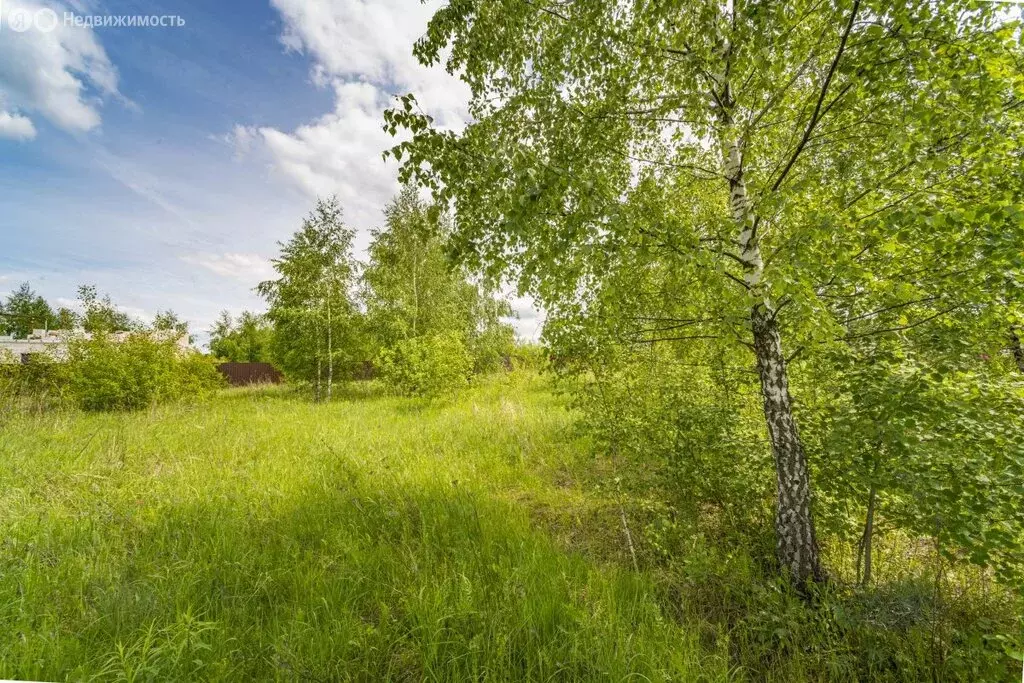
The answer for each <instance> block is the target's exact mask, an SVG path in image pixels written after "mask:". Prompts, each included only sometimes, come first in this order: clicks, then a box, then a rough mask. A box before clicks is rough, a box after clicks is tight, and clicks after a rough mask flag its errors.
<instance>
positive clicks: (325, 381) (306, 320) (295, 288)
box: [210, 187, 514, 400]
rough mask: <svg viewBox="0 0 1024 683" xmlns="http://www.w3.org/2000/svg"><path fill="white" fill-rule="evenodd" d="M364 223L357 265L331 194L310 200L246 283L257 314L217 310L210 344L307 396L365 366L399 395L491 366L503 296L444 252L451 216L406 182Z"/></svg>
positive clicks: (508, 331) (505, 314)
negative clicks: (366, 229) (303, 389)
mask: <svg viewBox="0 0 1024 683" xmlns="http://www.w3.org/2000/svg"><path fill="white" fill-rule="evenodd" d="M384 217H385V221H384V225H383V226H382V227H381V228H379V229H376V230H373V231H372V232H371V243H370V246H369V250H368V254H367V262H366V263H361V262H359V261H358V260H357V259H356V258H355V256H354V253H353V241H354V237H355V232H354V230H353V229H352V228H350V227H348V226H347V225H346V224H345V222H344V219H343V214H342V208H341V206H340V204H339V203H338V201H337V199H336V198H333V197H332V198H327V199H319V200H318V201H317V203H316V206H315V207H314V209H313V210H312V211H311V212H310V214H309V215H308V216H307V217H306V219H305V220H304V221H303V223H302V226H301V227H300V228H299V230H297V231H296V232H295V234H294V235H292V237H291V238H290V239H289V240H287V241H285V242H282V243H279V246H280V249H281V252H280V255H279V256H278V257H277V258H275V259H273V261H272V263H273V267H274V270H275V273H276V277H275V278H274V279H270V280H267V281H265V282H261V283H260V284H259V285H258V286H257V288H256V289H257V291H258V292H259V294H260V295H261V296H263V297H264V298H265V299H266V301H267V304H268V310H267V312H266V313H265V314H262V315H258V314H255V313H251V312H244V313H242V314H241V316H240V317H239V318H238V319H237V320H235V319H232V317H231V316H230V315H229V314H228V313H227V312H224V313H222V314H221V316H220V317H219V318H218V320H217V322H216V323H215V325H214V327H213V329H212V330H211V339H210V350H211V352H212V353H213V354H215V355H217V356H218V357H221V358H225V359H228V360H233V361H244V362H260V361H262V362H273V363H275V364H276V365H278V366H279V367H280V368H281V369H282V370H284V372H285V373H286V374H287V375H288V376H289V377H290V378H291V379H293V380H297V381H300V382H303V383H306V384H308V385H309V386H310V388H311V390H312V392H313V395H314V397H315V398H316V399H317V400H320V399H321V398H323V399H327V400H330V398H331V397H332V394H333V391H334V385H335V383H336V382H337V381H338V380H339V379H347V378H350V377H352V376H354V375H357V374H359V373H361V372H363V371H364V369H365V364H366V363H367V362H369V363H372V364H373V365H374V367H375V369H376V370H377V371H378V372H379V373H380V374H381V375H382V377H383V378H384V379H385V380H386V381H387V382H388V383H389V384H391V385H392V386H393V387H394V388H396V389H398V390H400V391H401V392H403V393H407V394H422V395H431V394H438V393H444V392H446V391H449V390H452V389H454V388H457V387H458V386H460V385H462V384H465V382H466V380H467V378H468V377H469V376H470V375H471V374H473V373H485V372H490V371H493V370H495V369H497V368H499V367H500V366H501V364H502V363H503V362H505V360H506V359H507V357H508V355H509V354H510V353H511V351H512V347H513V342H514V330H513V328H512V326H511V325H510V324H509V323H508V322H506V321H507V319H508V318H509V317H510V316H512V309H511V306H510V305H509V303H508V301H507V300H505V299H503V298H502V297H500V296H498V295H497V294H496V292H495V290H494V288H493V287H492V286H488V284H487V283H486V282H485V281H484V280H483V279H482V278H479V277H473V276H472V274H471V273H470V272H469V271H468V270H467V269H466V268H464V267H461V266H458V265H454V264H453V263H452V261H451V259H450V255H449V251H450V247H451V236H452V234H453V232H454V225H453V223H452V221H451V220H450V218H449V217H447V216H446V215H445V214H444V213H443V212H441V211H439V210H437V208H436V207H435V206H433V205H431V204H430V203H428V202H425V201H424V200H422V199H421V198H420V197H419V196H418V194H417V192H416V190H415V189H413V188H411V187H407V188H406V189H404V190H403V191H402V192H401V193H400V194H399V195H398V196H397V197H395V198H394V199H393V200H392V201H391V202H390V203H389V204H388V206H387V207H386V208H385V211H384Z"/></svg>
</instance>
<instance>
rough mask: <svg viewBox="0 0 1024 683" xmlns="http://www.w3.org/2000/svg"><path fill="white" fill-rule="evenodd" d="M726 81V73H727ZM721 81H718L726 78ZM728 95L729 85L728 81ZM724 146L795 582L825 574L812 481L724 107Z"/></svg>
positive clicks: (781, 550) (781, 547)
mask: <svg viewBox="0 0 1024 683" xmlns="http://www.w3.org/2000/svg"><path fill="white" fill-rule="evenodd" d="M723 81H724V79H723ZM723 81H720V82H723ZM723 85H724V92H725V93H726V95H725V99H726V101H728V97H729V96H728V85H727V83H724V82H723ZM722 123H723V137H722V147H723V155H724V157H725V176H726V178H727V179H728V182H729V199H730V211H731V214H732V219H733V221H734V223H735V225H736V228H737V230H738V231H739V234H738V237H737V242H736V246H737V248H738V250H739V258H740V261H741V262H742V263H743V270H744V273H743V281H744V282H745V284H746V286H747V288H748V291H749V293H750V297H751V309H750V322H751V330H752V332H753V336H754V354H755V356H756V358H757V371H758V376H759V378H760V380H761V396H762V398H763V407H764V417H765V422H766V423H767V426H768V435H769V438H770V440H771V445H772V454H773V456H774V459H775V474H776V489H777V496H776V503H775V535H776V554H777V556H778V560H779V563H780V564H781V565H782V567H783V568H784V569H785V570H786V571H787V572H788V573H789V575H790V577H791V578H792V579H793V580H794V581H795V582H796V583H797V584H805V583H807V582H809V581H820V580H822V579H823V578H824V574H823V572H822V570H821V564H820V561H819V558H818V542H817V538H816V536H815V532H814V522H813V519H812V517H811V484H810V476H809V474H808V471H807V459H806V457H805V455H804V449H803V444H802V442H801V441H800V435H799V433H798V431H797V426H796V422H795V420H794V419H793V405H792V399H791V397H790V394H789V376H788V371H787V368H786V358H785V355H784V354H783V350H782V339H781V337H780V335H779V326H778V321H777V320H776V315H775V314H776V311H775V309H774V307H773V305H772V302H771V299H770V297H769V294H768V292H767V289H766V287H765V286H764V284H763V282H762V278H763V275H764V263H763V260H762V258H761V249H760V245H759V235H758V234H757V229H758V221H757V217H756V215H755V213H754V209H753V205H752V202H751V199H750V196H749V194H748V193H747V186H746V182H745V180H744V178H743V150H742V148H741V143H740V140H739V139H738V137H737V133H736V132H735V130H734V128H733V126H732V125H731V123H732V122H731V121H730V120H729V114H728V112H722Z"/></svg>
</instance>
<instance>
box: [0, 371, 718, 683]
mask: <svg viewBox="0 0 1024 683" xmlns="http://www.w3.org/2000/svg"><path fill="white" fill-rule="evenodd" d="M571 419H572V418H571V415H570V414H569V413H568V412H567V411H566V410H565V409H564V408H563V407H562V405H561V404H560V403H559V401H558V400H557V399H556V398H554V397H553V396H552V395H551V394H550V393H548V392H547V391H546V390H545V389H544V388H543V386H542V385H540V384H538V383H537V381H536V380H533V379H528V378H527V379H525V380H524V379H521V378H518V379H517V378H516V377H515V376H513V377H512V378H508V379H506V380H505V381H503V382H498V383H493V384H490V385H488V386H484V387H479V388H476V389H474V390H472V391H470V392H467V393H466V394H465V395H464V396H463V397H461V398H460V399H459V400H457V401H456V402H452V403H442V404H431V403H422V402H416V401H411V400H408V399H397V398H386V397H377V396H373V395H363V396H359V395H350V396H348V397H346V399H345V400H341V401H336V402H334V403H332V404H326V405H315V404H310V403H308V402H305V401H303V400H301V399H299V398H296V397H294V396H292V395H291V394H289V393H288V392H287V391H281V390H261V391H229V392H224V393H223V394H222V395H221V396H219V397H218V398H217V399H215V400H213V401H211V402H209V403H205V404H201V405H198V406H192V407H185V406H165V407H160V408H155V409H153V410H151V411H149V412H144V413H136V414H132V415H106V414H98V415H84V414H80V413H75V412H65V413H49V414H44V415H41V416H40V415H35V416H27V415H21V416H14V417H8V418H7V422H6V424H4V425H3V426H0V510H3V513H2V516H0V526H2V531H3V534H2V539H3V540H2V541H0V543H2V546H0V624H3V628H0V677H3V678H29V679H37V680H64V679H72V680H81V679H86V680H89V679H98V680H124V681H143V680H275V679H276V680H309V681H327V680H351V679H357V680H383V679H391V680H467V679H476V680H584V679H586V680H626V679H632V680H668V679H671V680H688V681H689V680H724V679H727V678H728V677H729V676H728V674H729V669H730V664H729V662H728V653H727V651H726V646H725V645H724V644H723V645H721V646H709V645H708V644H707V643H706V642H703V643H702V642H701V636H700V633H699V630H698V629H697V628H695V627H694V628H691V627H688V626H686V625H685V624H682V623H680V622H678V621H675V620H673V619H671V618H668V617H666V616H665V613H664V611H663V610H662V609H661V607H660V606H659V602H658V598H657V596H658V593H659V589H658V588H657V586H656V585H655V584H654V582H653V580H652V578H651V577H650V576H649V575H648V574H646V573H637V572H635V571H633V570H632V568H631V567H630V566H628V565H626V564H623V563H620V562H612V561H600V560H599V559H595V557H594V556H589V555H586V554H584V553H581V552H573V551H571V550H569V549H567V548H566V546H565V545H564V544H561V543H559V542H558V541H557V540H556V538H557V534H555V535H553V534H552V533H551V530H550V529H548V528H546V527H545V526H543V525H539V524H538V523H537V519H538V517H537V515H536V514H534V512H535V509H536V508H537V506H538V505H541V506H542V505H545V504H547V503H545V501H548V502H550V503H551V504H552V505H553V504H555V503H554V502H553V501H561V502H560V503H558V504H559V505H562V506H563V507H562V508H561V509H563V510H572V509H574V508H573V506H579V507H580V509H583V508H584V507H586V506H587V505H589V502H588V499H587V494H585V493H584V492H583V491H582V490H580V489H578V488H573V487H571V486H569V487H567V486H566V485H565V482H564V476H562V475H560V473H561V472H566V471H571V470H572V468H574V467H576V466H577V463H578V460H579V456H580V454H581V450H580V449H581V447H582V446H581V444H579V443H578V442H576V441H575V440H574V439H573V438H572V437H571V436H570V434H571V432H570V430H569V425H570V422H571ZM615 533H616V532H615V530H614V529H613V531H612V534H613V535H614V534H615ZM616 542H617V541H616Z"/></svg>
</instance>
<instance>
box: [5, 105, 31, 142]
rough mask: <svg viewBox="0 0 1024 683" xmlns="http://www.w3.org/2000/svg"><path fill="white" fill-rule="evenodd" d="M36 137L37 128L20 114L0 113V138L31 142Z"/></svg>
mask: <svg viewBox="0 0 1024 683" xmlns="http://www.w3.org/2000/svg"><path fill="white" fill-rule="evenodd" d="M35 136H36V127H35V126H33V125H32V121H31V120H30V119H28V118H26V117H24V116H21V115H19V114H11V113H9V112H6V111H0V138H10V139H11V140H31V139H32V138H34V137H35Z"/></svg>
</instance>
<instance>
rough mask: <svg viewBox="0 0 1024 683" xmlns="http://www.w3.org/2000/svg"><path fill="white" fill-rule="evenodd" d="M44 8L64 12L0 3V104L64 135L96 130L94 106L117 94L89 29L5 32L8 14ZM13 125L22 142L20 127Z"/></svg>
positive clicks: (22, 0) (60, 26) (16, 0)
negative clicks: (2, 27) (35, 116)
mask: <svg viewBox="0 0 1024 683" xmlns="http://www.w3.org/2000/svg"><path fill="white" fill-rule="evenodd" d="M46 7H48V8H50V9H52V10H53V11H54V12H56V15H57V17H63V13H64V11H65V8H64V7H63V6H62V5H60V4H57V3H53V2H49V3H47V4H40V3H38V2H32V1H29V0H3V2H0V21H2V22H4V23H5V30H4V32H3V34H2V36H3V37H2V39H0V104H3V105H5V106H6V107H14V108H16V109H18V110H19V111H21V112H23V113H30V112H36V113H38V114H41V115H42V116H43V117H45V118H46V119H47V120H49V121H50V122H51V123H53V124H54V125H55V126H57V127H59V128H62V129H64V130H67V131H72V132H84V131H90V130H93V129H95V128H96V127H98V126H99V125H100V120H101V117H100V112H99V109H98V104H99V100H100V99H101V98H104V97H117V96H118V90H117V70H116V69H115V68H114V66H113V64H111V62H110V59H109V58H108V57H107V54H106V52H105V51H104V49H103V46H102V45H101V44H100V42H99V41H98V40H97V39H96V36H95V34H94V33H93V31H92V29H90V28H85V27H76V26H73V25H67V26H65V25H64V22H63V21H58V22H57V25H56V26H55V27H54V29H53V30H51V31H40V30H38V29H37V28H29V29H28V30H27V31H21V32H19V31H14V30H6V29H7V28H9V27H8V26H7V18H8V17H9V16H10V14H11V12H15V11H21V10H27V11H30V12H33V13H34V12H37V11H38V10H40V9H43V8H46ZM12 119H15V120H17V119H22V120H27V119H26V118H25V117H24V116H12ZM28 123H29V125H31V121H29V122H28ZM12 125H13V124H12ZM18 125H19V126H20V130H21V131H22V135H23V136H24V130H25V124H24V123H19V124H18ZM32 129H33V130H34V126H33V127H32ZM23 139H24V137H23Z"/></svg>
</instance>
